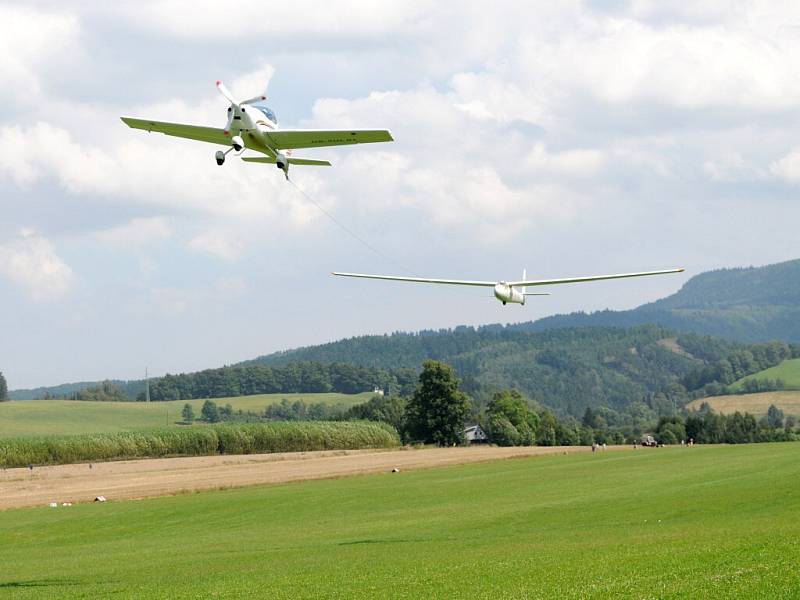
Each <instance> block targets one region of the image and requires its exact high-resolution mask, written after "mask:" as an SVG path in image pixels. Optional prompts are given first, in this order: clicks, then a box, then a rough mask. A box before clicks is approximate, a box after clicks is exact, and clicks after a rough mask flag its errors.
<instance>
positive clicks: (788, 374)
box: [731, 358, 800, 390]
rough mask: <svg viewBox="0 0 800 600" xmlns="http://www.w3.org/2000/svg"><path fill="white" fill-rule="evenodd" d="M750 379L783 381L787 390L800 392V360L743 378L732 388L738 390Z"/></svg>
mask: <svg viewBox="0 0 800 600" xmlns="http://www.w3.org/2000/svg"><path fill="white" fill-rule="evenodd" d="M748 379H781V380H782V381H783V383H785V384H786V389H793V390H800V358H793V359H791V360H785V361H783V362H782V363H781V364H779V365H775V366H774V367H771V368H769V369H764V370H763V371H759V372H758V373H753V374H752V375H748V376H747V377H743V378H741V379H740V380H739V381H736V382H734V383H733V385H732V386H731V387H733V388H737V389H738V388H740V387H741V386H742V384H743V383H744V382H745V381H747V380H748Z"/></svg>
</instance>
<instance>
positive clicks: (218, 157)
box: [214, 150, 225, 167]
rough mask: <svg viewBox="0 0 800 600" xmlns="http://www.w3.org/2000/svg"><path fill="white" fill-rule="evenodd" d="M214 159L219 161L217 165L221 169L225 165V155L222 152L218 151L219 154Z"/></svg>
mask: <svg viewBox="0 0 800 600" xmlns="http://www.w3.org/2000/svg"><path fill="white" fill-rule="evenodd" d="M214 158H216V159H217V164H218V165H219V166H220V167H221V166H222V165H223V164H224V163H225V153H224V152H223V151H222V150H217V153H216V154H215V155H214Z"/></svg>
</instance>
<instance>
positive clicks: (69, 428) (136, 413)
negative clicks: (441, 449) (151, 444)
mask: <svg viewBox="0 0 800 600" xmlns="http://www.w3.org/2000/svg"><path fill="white" fill-rule="evenodd" d="M371 397H372V393H363V394H352V395H351V394H260V395H256V396H239V397H235V398H213V400H214V402H216V403H217V405H219V406H225V405H226V404H230V405H231V406H233V408H234V410H239V409H242V410H250V411H259V412H260V411H263V410H264V409H265V408H266V407H267V406H268V405H270V404H277V403H279V402H280V401H281V400H283V399H284V398H286V399H287V400H288V401H289V402H294V401H296V400H303V401H304V402H306V403H308V404H310V403H314V402H324V403H325V404H331V405H336V406H342V407H345V408H346V407H350V406H353V405H355V404H360V403H362V402H366V401H367V400H369V399H370V398H371ZM203 402H205V400H176V401H170V402H150V403H144V402H75V401H70V400H17V401H12V402H2V403H0V424H2V425H1V426H0V438H8V437H21V436H39V435H52V434H57V435H72V434H80V433H112V432H117V431H132V430H136V429H150V428H153V427H164V426H177V424H178V422H180V420H181V409H182V408H183V405H184V404H186V403H189V404H191V405H192V407H193V408H194V412H195V416H197V417H199V416H200V409H201V407H202V406H203Z"/></svg>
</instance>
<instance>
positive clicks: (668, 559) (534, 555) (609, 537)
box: [0, 443, 800, 599]
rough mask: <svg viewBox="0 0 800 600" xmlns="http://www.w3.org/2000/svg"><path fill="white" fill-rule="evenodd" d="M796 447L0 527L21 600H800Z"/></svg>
mask: <svg viewBox="0 0 800 600" xmlns="http://www.w3.org/2000/svg"><path fill="white" fill-rule="evenodd" d="M799 458H800V444H792V443H786V444H760V445H742V446H729V447H725V446H717V447H697V446H695V447H693V448H688V447H683V448H681V447H674V448H663V449H639V450H635V451H634V450H628V451H624V452H607V453H600V454H596V455H593V454H591V453H590V452H588V451H587V452H586V453H585V454H578V455H570V456H554V457H539V458H532V459H516V460H505V461H496V462H491V463H484V464H479V465H469V466H458V467H448V468H442V469H435V470H421V471H414V472H403V473H397V474H389V473H386V474H380V475H369V476H360V477H352V478H346V479H339V480H328V481H314V482H305V483H295V484H287V485H278V486H271V487H257V488H247V489H237V490H224V491H217V492H204V493H198V494H193V495H185V496H176V497H168V498H159V499H153V500H143V501H130V502H118V503H115V502H110V503H107V504H94V505H92V504H86V505H80V506H73V507H70V508H58V509H50V508H46V507H42V508H35V509H18V510H9V511H5V512H0V556H2V557H3V569H2V571H0V596H2V595H3V593H6V594H8V595H13V596H14V597H18V598H42V597H48V598H51V597H55V598H57V597H80V598H99V597H115V598H267V597H269V598H470V599H474V598H598V599H601V598H602V599H607V598H637V599H647V598H794V597H797V593H798V592H797V590H799V589H800V570H798V569H797V562H798V558H800V519H798V518H797V514H798V510H800V485H798V484H797V481H798V476H800V460H798V459H799Z"/></svg>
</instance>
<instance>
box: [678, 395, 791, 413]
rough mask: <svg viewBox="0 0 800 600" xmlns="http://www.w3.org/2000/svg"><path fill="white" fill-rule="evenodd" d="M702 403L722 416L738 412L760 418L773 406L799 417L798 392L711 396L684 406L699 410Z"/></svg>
mask: <svg viewBox="0 0 800 600" xmlns="http://www.w3.org/2000/svg"><path fill="white" fill-rule="evenodd" d="M703 402H708V404H709V406H711V408H713V409H714V411H715V412H718V413H720V414H723V415H730V414H733V413H735V412H736V411H739V412H741V413H745V412H749V413H750V414H752V415H755V416H757V417H760V416H762V415H765V414H767V410H769V406H770V404H774V405H775V406H777V407H778V408H780V409H781V410H782V411H783V412H784V413H785V414H787V415H794V416H796V417H800V392H796V391H795V392H759V393H757V394H731V395H728V396H711V397H708V398H698V399H697V400H692V401H691V402H689V404H687V405H686V408H688V409H689V410H699V409H700V406H701V405H702V404H703Z"/></svg>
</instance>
